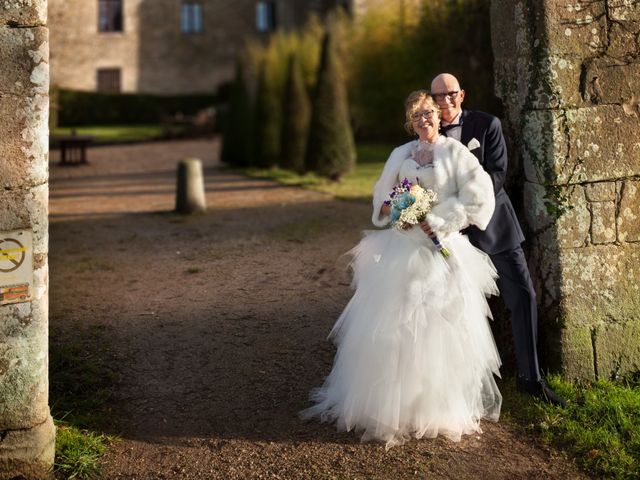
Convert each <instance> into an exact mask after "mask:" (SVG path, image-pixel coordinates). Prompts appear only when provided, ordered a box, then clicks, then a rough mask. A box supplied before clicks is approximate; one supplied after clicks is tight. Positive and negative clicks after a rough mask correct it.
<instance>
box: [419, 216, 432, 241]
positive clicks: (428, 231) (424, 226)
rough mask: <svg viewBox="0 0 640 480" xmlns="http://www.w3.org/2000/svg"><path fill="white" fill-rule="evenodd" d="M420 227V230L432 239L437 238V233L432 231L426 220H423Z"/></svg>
mask: <svg viewBox="0 0 640 480" xmlns="http://www.w3.org/2000/svg"><path fill="white" fill-rule="evenodd" d="M419 225H420V228H421V229H422V231H423V232H424V233H426V234H427V235H429V236H430V237H431V238H436V232H434V231H433V230H431V226H430V225H429V224H428V223H427V221H426V220H423V221H422V222H420V224H419Z"/></svg>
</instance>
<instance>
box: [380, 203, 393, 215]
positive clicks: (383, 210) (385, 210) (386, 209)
mask: <svg viewBox="0 0 640 480" xmlns="http://www.w3.org/2000/svg"><path fill="white" fill-rule="evenodd" d="M389 215H391V205H387V204H386V203H383V204H382V207H380V216H381V217H388V216H389Z"/></svg>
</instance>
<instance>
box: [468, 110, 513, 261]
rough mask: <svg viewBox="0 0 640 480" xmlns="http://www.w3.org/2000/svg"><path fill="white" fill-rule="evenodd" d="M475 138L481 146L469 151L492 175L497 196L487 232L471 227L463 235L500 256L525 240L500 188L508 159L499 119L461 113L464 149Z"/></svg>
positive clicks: (477, 112) (485, 115)
mask: <svg viewBox="0 0 640 480" xmlns="http://www.w3.org/2000/svg"><path fill="white" fill-rule="evenodd" d="M474 138H475V139H476V140H477V141H478V143H479V144H480V146H479V147H478V148H474V149H473V150H471V153H473V154H474V155H475V156H476V158H477V159H478V160H479V161H480V165H482V168H484V169H485V170H486V172H487V173H488V174H489V175H490V176H491V181H492V182H493V191H494V193H495V195H496V209H495V211H494V212H493V216H492V217H491V220H490V221H489V225H488V226H487V228H486V230H484V231H482V230H480V229H479V228H477V227H476V226H473V225H472V226H470V227H469V228H468V229H466V230H465V232H464V233H466V234H467V235H468V236H469V240H470V241H471V243H472V244H473V245H475V246H476V247H478V248H479V249H480V250H482V251H484V252H486V253H488V254H494V253H500V252H504V251H506V250H510V249H512V248H515V247H517V246H518V245H520V244H521V243H522V242H523V241H524V234H523V233H522V229H521V228H520V223H518V218H517V217H516V212H515V210H514V209H513V205H512V204H511V200H509V196H508V195H507V192H505V190H504V188H503V187H504V182H505V179H506V177H507V163H508V160H507V146H506V144H505V141H504V136H503V135H502V125H501V124H500V120H498V118H497V117H494V116H493V115H489V114H488V113H484V112H479V111H473V110H462V132H461V138H460V141H461V142H462V143H463V144H464V145H465V146H469V142H472V140H473V139H474ZM473 143H475V142H473ZM472 146H473V145H472Z"/></svg>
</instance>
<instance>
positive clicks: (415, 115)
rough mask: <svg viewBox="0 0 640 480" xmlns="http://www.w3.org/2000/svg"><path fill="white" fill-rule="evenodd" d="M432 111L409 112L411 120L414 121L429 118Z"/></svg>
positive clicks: (431, 115)
mask: <svg viewBox="0 0 640 480" xmlns="http://www.w3.org/2000/svg"><path fill="white" fill-rule="evenodd" d="M434 113H435V112H434V111H433V110H423V111H422V112H413V113H412V114H411V120H413V121H414V122H417V121H418V120H420V119H421V118H424V119H425V120H431V118H432V117H433V114H434Z"/></svg>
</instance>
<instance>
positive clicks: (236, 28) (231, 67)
mask: <svg viewBox="0 0 640 480" xmlns="http://www.w3.org/2000/svg"><path fill="white" fill-rule="evenodd" d="M276 3H277V5H276V12H277V24H278V26H280V27H282V28H284V29H291V28H294V27H296V26H299V25H302V24H303V23H304V21H305V20H306V18H307V15H308V13H309V12H310V11H315V10H317V11H323V10H324V9H326V8H329V7H330V6H331V5H332V4H333V3H336V2H333V1H325V2H319V1H318V0H314V1H307V0H304V1H303V0H279V1H278V2H276ZM180 4H181V2H180V0H126V1H124V2H123V5H124V11H123V16H124V19H123V31H122V32H99V31H98V2H97V0H49V18H50V22H49V25H50V28H51V84H52V85H54V86H57V87H61V88H68V89H72V90H89V91H93V90H95V89H96V87H97V74H96V72H97V70H98V69H99V68H119V69H121V72H122V74H121V79H122V80H121V85H122V90H123V91H125V92H144V93H159V94H187V93H212V92H215V91H216V90H217V88H218V87H219V85H220V84H222V83H224V82H227V81H229V80H231V79H232V78H233V75H234V73H235V62H236V57H237V55H238V54H239V53H240V52H241V51H242V49H243V48H244V47H245V45H246V42H247V41H248V40H250V39H253V40H256V41H260V40H263V39H265V38H266V34H261V33H259V32H258V31H257V30H256V1H255V0H234V1H228V0H205V1H203V29H202V33H200V34H183V33H182V32H181V30H180ZM325 4H326V5H325Z"/></svg>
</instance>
